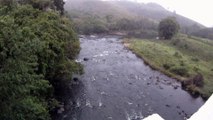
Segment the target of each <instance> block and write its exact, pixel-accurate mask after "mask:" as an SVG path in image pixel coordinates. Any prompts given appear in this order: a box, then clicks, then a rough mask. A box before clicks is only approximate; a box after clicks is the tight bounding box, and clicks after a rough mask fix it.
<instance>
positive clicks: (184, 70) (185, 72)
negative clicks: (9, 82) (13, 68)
mask: <svg viewBox="0 0 213 120" xmlns="http://www.w3.org/2000/svg"><path fill="white" fill-rule="evenodd" d="M170 71H171V72H172V73H175V74H177V75H180V76H189V73H188V72H189V71H188V69H187V68H185V67H173V68H171V69H170Z"/></svg>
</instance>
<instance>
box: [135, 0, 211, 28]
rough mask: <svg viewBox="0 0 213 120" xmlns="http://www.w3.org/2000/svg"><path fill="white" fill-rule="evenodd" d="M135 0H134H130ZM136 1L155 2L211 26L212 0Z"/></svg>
mask: <svg viewBox="0 0 213 120" xmlns="http://www.w3.org/2000/svg"><path fill="white" fill-rule="evenodd" d="M132 1H136V0H132ZM137 1H138V2H139V1H140V2H144V3H148V2H155V3H158V4H160V5H162V6H163V7H164V8H166V9H169V10H170V11H174V10H175V11H176V13H177V14H180V15H183V16H185V17H188V18H190V19H192V20H195V21H197V22H199V23H201V24H203V25H205V26H207V27H213V1H212V0H137Z"/></svg>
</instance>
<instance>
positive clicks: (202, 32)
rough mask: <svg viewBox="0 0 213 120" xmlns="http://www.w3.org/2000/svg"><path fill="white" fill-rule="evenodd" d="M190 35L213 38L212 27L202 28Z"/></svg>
mask: <svg viewBox="0 0 213 120" xmlns="http://www.w3.org/2000/svg"><path fill="white" fill-rule="evenodd" d="M192 35H194V36H198V37H202V38H208V39H211V40H213V28H204V29H201V30H198V31H196V32H193V33H192Z"/></svg>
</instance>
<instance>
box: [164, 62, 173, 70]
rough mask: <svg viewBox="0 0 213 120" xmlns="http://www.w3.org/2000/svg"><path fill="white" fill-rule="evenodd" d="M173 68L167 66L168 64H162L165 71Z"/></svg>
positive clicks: (170, 65)
mask: <svg viewBox="0 0 213 120" xmlns="http://www.w3.org/2000/svg"><path fill="white" fill-rule="evenodd" d="M173 66H174V65H173V64H168V63H165V64H163V68H164V69H166V70H168V69H170V68H171V67H173Z"/></svg>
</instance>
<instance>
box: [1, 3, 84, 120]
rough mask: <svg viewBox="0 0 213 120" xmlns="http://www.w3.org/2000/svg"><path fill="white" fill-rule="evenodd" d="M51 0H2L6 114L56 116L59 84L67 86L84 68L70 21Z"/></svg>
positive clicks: (19, 118)
mask: <svg viewBox="0 0 213 120" xmlns="http://www.w3.org/2000/svg"><path fill="white" fill-rule="evenodd" d="M52 3H54V2H52V1H50V0H45V1H43V0H23V1H21V0H19V3H17V2H16V1H15V0H1V1H0V93H1V94H0V101H1V102H0V113H1V114H0V119H1V120H48V119H51V117H50V113H49V112H50V111H51V110H52V109H53V108H54V107H56V105H57V103H58V102H57V100H55V99H54V95H53V94H54V90H55V88H60V86H63V87H66V86H65V85H67V83H68V82H69V80H71V79H72V74H73V73H75V72H78V71H80V70H81V68H80V65H78V64H77V63H75V62H74V58H75V56H76V55H77V54H78V52H79V49H80V48H79V41H78V39H77V36H76V34H75V32H74V31H73V30H72V25H71V22H70V21H69V19H68V18H66V17H64V16H60V13H63V12H62V11H59V12H58V11H55V10H54V8H55V7H57V6H55V5H54V4H52ZM53 6H54V7H53ZM52 7H53V8H52ZM58 10H60V9H58Z"/></svg>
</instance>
